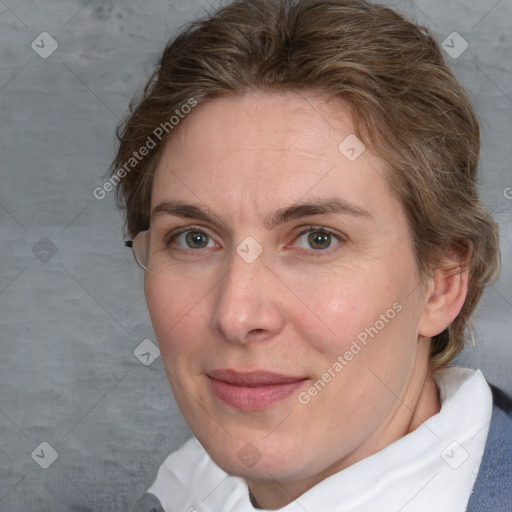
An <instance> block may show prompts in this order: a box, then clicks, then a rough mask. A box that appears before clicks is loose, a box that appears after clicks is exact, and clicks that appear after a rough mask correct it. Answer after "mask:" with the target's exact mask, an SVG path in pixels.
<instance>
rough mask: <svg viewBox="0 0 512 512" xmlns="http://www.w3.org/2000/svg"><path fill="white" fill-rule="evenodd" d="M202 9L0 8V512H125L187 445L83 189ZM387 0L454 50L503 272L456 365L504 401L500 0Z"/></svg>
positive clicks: (132, 297)
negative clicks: (460, 44)
mask: <svg viewBox="0 0 512 512" xmlns="http://www.w3.org/2000/svg"><path fill="white" fill-rule="evenodd" d="M208 4H210V5H213V2H212V1H210V2H207V0H201V1H197V0H194V1H191V0H172V1H169V2H166V1H164V0H146V1H143V0H127V1H122V0H106V1H103V2H101V1H97V0H92V1H84V0H82V1H79V0H66V1H65V0H46V1H30V0H16V1H15V0H1V1H0V39H1V45H0V55H1V58H0V112H1V119H2V124H1V128H0V130H1V158H0V326H1V327H0V336H1V356H0V511H1V512H31V511H34V512H44V511H52V512H60V511H68V510H71V511H82V512H84V511H102V512H121V511H126V510H129V508H130V505H131V503H132V502H133V501H134V499H135V498H136V497H137V496H138V495H139V494H141V493H142V492H143V491H144V490H145V489H146V488H147V487H148V486H149V485H150V484H151V482H152V481H153V479H154V477H155V475H156V471H157V468H158V466H159V465H160V464H161V462H162V461H163V460H164V458H165V457H166V456H167V455H168V453H169V452H171V451H172V450H174V449H175V448H177V447H178V446H179V445H180V444H181V443H182V442H184V441H185V440H186V439H187V438H188V437H189V435H190V432H189V430H188V428H187V426H186V424H185V422H184V420H183V419H182V418H181V416H180V413H179V411H178V409H177V407H176V404H175V402H174V399H173V398H172V396H171V393H170V388H169V385H168V382H167V379H166V376H165V372H164V370H163V366H162V362H161V359H160V358H158V359H156V360H155V361H154V362H153V363H152V364H151V365H150V366H145V365H144V364H142V363H141V361H139V359H137V358H136V357H135V355H134V350H135V349H136V347H137V346H138V345H139V344H140V343H141V342H142V340H144V339H146V338H148V339H152V340H153V341H154V335H153V331H152V329H151V325H150V322H149V317H148V315H147V312H146V307H145V302H144V297H143V292H142V276H141V274H140V272H139V269H138V267H137V266H136V265H135V263H134V262H133V260H132V256H131V252H130V251H129V250H127V249H124V248H123V224H122V219H121V216H120V214H119V213H118V212H117V210H116V207H115V201H114V194H113V193H110V194H107V197H106V198H105V199H103V200H97V199H95V198H94V197H93V194H92V191H93V189H94V188H95V187H97V186H101V185H102V184H103V183H104V181H105V179H106V177H107V167H108V165H109V162H110V160H111V158H112V157H113V154H114V128H115V126H116V125H117V123H118V121H119V119H120V118H121V117H122V116H123V115H124V114H125V113H126V111H127V105H128V102H129V100H130V98H131V97H132V95H133V94H134V93H136V92H140V90H141V88H142V87H143V85H144V83H145V81H146V79H147V77H148V75H149V73H150V72H151V71H152V69H153V66H154V64H155V62H156V59H157V58H158V56H159V53H160V52H161V50H162V49H163V46H164V44H165V42H166V41H167V40H168V39H169V37H171V36H172V35H173V34H174V33H175V32H176V29H177V28H178V27H179V26H180V25H182V24H183V23H184V22H186V21H187V20H189V19H191V18H193V17H194V16H195V14H196V13H201V9H202V8H203V7H205V6H208ZM388 4H389V5H393V6H395V7H398V8H400V9H402V10H403V11H405V12H407V13H409V15H410V16H411V17H412V18H413V19H415V20H416V21H418V22H420V23H423V24H425V25H427V26H428V27H430V28H431V29H432V30H433V31H434V32H435V34H436V36H437V37H438V40H439V42H441V41H443V40H444V39H445V38H446V37H447V36H448V35H449V34H451V33H452V32H454V31H456V32H458V33H460V34H461V35H462V37H463V38H464V39H465V40H466V41H467V42H468V43H469V48H468V49H467V50H466V51H465V52H464V53H463V54H462V55H461V56H460V57H458V58H456V59H453V58H451V57H448V60H449V62H450V63H451V64H452V67H453V69H454V71H455V72H456V74H457V76H458V77H459V79H460V80H461V81H462V83H463V84H464V85H465V86H466V88H467V89H468V90H469V91H470V93H471V95H472V96H473V98H474V101H475V104H476V108H477V111H478V114H479V116H480V119H481V121H482V128H483V132H484V133H483V136H484V141H483V152H482V158H481V162H482V163H481V171H482V175H481V183H482V195H483V197H484V199H485V202H486V204H487V205H488V206H489V208H490V209H491V210H492V211H493V212H494V214H495V216H496V218H497V219H498V220H499V222H500V224H501V228H502V258H503V270H502V276H501V279H500V281H499V282H498V283H496V284H495V285H494V286H492V287H491V288H490V289H488V290H487V291H486V293H485V296H484V299H483V302H482V303H481V306H480V309H479V313H478V334H477V345H476V347H472V348H469V349H468V350H466V351H465V352H464V354H463V355H462V356H461V357H460V358H459V362H460V364H464V365H467V366H472V367H480V368H482V370H483V371H484V374H485V375H486V377H487V378H488V380H489V381H491V382H493V383H496V384H498V385H500V386H501V387H502V388H504V389H506V390H507V391H508V393H510V394H512V374H511V370H510V368H511V366H512V343H511V338H510V331H511V330H512V319H511V318H512V315H511V313H512V291H511V284H512V266H511V264H510V262H511V261H512V258H511V253H512V246H511V244H512V238H511V235H512V224H511V222H510V220H511V215H512V199H507V197H506V193H505V191H506V190H507V187H512V173H511V170H510V160H511V151H510V139H511V133H512V89H511V83H512V81H511V70H512V69H511V68H512V64H511V62H512V52H511V49H512V36H511V34H512V30H511V29H512V3H511V0H501V1H497V0H492V1H483V0H480V1H477V0H470V1H464V2H462V1H460V2H459V1H453V0H433V1H432V0H429V1H427V0H416V1H415V2H410V1H407V2H394V3H392V2H388ZM43 31H47V32H49V33H50V34H51V35H52V36H53V37H54V38H55V39H56V40H57V41H58V45H59V46H58V48H57V50H56V51H55V52H54V53H53V54H52V55H51V56H50V57H49V58H47V59H43V58H41V57H40V56H39V55H38V54H37V53H36V52H35V51H34V50H33V49H32V48H31V43H32V41H33V40H35V39H36V38H38V36H39V34H40V33H41V32H43ZM37 41H40V38H39V39H36V42H37ZM46 48H48V46H46ZM510 196H512V193H511V194H510V195H509V197H510ZM45 237H46V238H45ZM41 239H43V240H42V241H41ZM47 239H48V240H50V241H51V242H49V241H48V240H47ZM38 242H39V244H38V245H35V244H36V243H38ZM34 247H35V248H34ZM44 251H47V252H46V253H44ZM55 251H56V253H55V254H52V252H55ZM42 442H47V443H49V444H50V445H51V446H52V447H53V448H54V449H55V450H56V452H57V453H58V458H57V459H56V461H55V462H54V463H53V464H52V465H51V466H50V467H49V468H48V469H43V468H41V467H40V466H39V465H38V463H36V462H37V461H39V462H44V460H47V461H48V460H49V459H48V457H49V456H50V452H49V451H48V449H46V452H44V456H42V455H41V453H42V452H41V451H40V450H41V448H38V447H39V445H40V444H41V443H42ZM44 449H45V448H44V447H43V450H44ZM34 450H36V452H35V453H36V454H37V453H39V455H40V457H39V458H37V456H35V455H34V456H32V455H31V454H32V453H33V452H34ZM43 459H44V460H43Z"/></svg>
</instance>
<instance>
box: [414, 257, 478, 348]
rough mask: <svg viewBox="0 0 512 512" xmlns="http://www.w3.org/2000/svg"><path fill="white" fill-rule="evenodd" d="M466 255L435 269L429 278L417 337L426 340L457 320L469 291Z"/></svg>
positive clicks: (467, 259)
mask: <svg viewBox="0 0 512 512" xmlns="http://www.w3.org/2000/svg"><path fill="white" fill-rule="evenodd" d="M468 263H469V256H468V257H467V258H466V259H465V261H460V260H459V261H458V262H454V261H453V260H452V261H451V262H450V263H449V264H448V265H444V266H443V267H439V268H437V269H436V270H435V271H434V273H433V275H432V276H431V278H430V281H429V283H428V287H427V292H426V294H425V304H424V308H423V314H422V315H421V318H420V322H419V325H418V334H420V335H421V336H425V337H429V338H430V337H432V336H436V335H437V334H439V333H441V332H443V331H444V330H445V329H446V328H447V327H448V326H449V325H450V324H451V323H452V322H453V321H454V320H455V318H457V315H458V314H459V312H460V310H461V309H462V306H463V305H464V301H465V299H466V295H467V291H468V279H469V265H468Z"/></svg>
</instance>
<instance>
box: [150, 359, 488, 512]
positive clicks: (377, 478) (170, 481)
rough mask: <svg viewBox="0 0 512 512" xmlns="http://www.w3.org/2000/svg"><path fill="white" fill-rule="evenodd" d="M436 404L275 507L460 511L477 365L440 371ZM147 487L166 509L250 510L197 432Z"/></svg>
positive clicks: (243, 488) (477, 437)
mask: <svg viewBox="0 0 512 512" xmlns="http://www.w3.org/2000/svg"><path fill="white" fill-rule="evenodd" d="M436 381H437V383H438V386H439V391H440V400H441V410H440V412H439V413H438V414H435V415H434V416H432V417H431V418H429V419H428V420H427V421H425V422H424V423H423V424H422V425H420V426H419V427H418V428H417V429H416V430H414V431H413V432H411V433H410V434H407V435H406V436H404V437H402V438H401V439H399V440H397V441H395V442H394V443H392V444H390V445H389V446H387V447H386V448H384V449H383V450H381V451H379V452H377V453H375V454H373V455H371V456H370V457H367V458H365V459H363V460H361V461H359V462H357V463H355V464H353V465H352V466H349V467H348V468H346V469H344V470H342V471H340V472H338V473H335V474H334V475H331V476H330V477H328V478H326V479H325V480H323V481H321V482H320V483H318V484H317V485H315V486H314V487H313V488H311V489H309V490H308V491H307V492H305V493H304V494H302V495H301V496H300V497H299V498H297V500H295V501H294V502H292V503H290V504H289V505H287V506H285V507H283V508H281V509H279V511H280V512H304V510H307V511H310V512H342V511H343V512H348V511H350V512H370V511H372V512H373V511H376V510H378V511H379V512H398V511H400V512H420V511H421V512H425V511H428V512H458V511H461V512H463V511H465V510H466V506H467V503H468V501H469V496H470V494H471V490H472V488H473V485H474V483H475V480H476V475H477V473H478V469H479V467H480V461H481V459H482V455H483V452H484V447H485V442H486V439H487V433H488V431H489V424H490V420H491V415H492V394H491V390H490V388H489V385H488V384H487V382H486V380H485V378H484V376H483V375H482V373H481V372H480V370H471V369H467V368H459V367H448V368H445V369H443V370H441V371H439V372H438V374H437V375H436ZM148 492H151V493H153V494H154V495H156V496H157V497H158V498H159V499H160V501H161V503H162V506H163V508H164V510H165V512H183V511H187V510H194V509H195V510H197V511H200V512H252V511H260V512H264V511H263V510H262V509H255V508H254V507H253V506H252V504H251V503H250V500H249V493H248V488H247V485H246V483H245V481H244V480H243V479H242V478H239V477H233V476H230V475H228V474H227V473H225V472H224V471H223V470H222V469H220V468H219V467H218V466H217V465H216V464H215V463H214V462H213V461H212V460H211V458H210V457H209V455H208V454H207V453H206V452H205V450H204V449H203V447H202V446H201V445H200V444H199V442H198V441H197V439H196V438H194V437H193V438H191V439H190V440H189V441H187V442H186V443H185V444H184V445H183V446H182V447H181V448H180V449H179V450H177V451H176V452H173V453H172V454H171V455H169V456H168V457H167V459H166V460H165V461H164V463H163V464H162V465H161V466H160V469H159V471H158V475H157V478H156V480H155V482H154V483H153V485H152V486H151V487H150V488H149V489H148Z"/></svg>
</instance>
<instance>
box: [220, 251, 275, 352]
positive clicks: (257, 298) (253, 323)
mask: <svg viewBox="0 0 512 512" xmlns="http://www.w3.org/2000/svg"><path fill="white" fill-rule="evenodd" d="M263 256H264V255H263V254H262V255H260V256H259V257H258V258H257V259H256V260H255V261H253V262H251V263H248V262H247V261H245V260H244V259H243V258H242V257H240V256H239V254H238V253H237V252H236V251H234V252H233V255H232V257H231V258H230V261H229V263H228V265H229V267H228V268H227V270H226V272H225V275H224V277H223V278H222V279H221V280H220V282H219V283H218V285H217V286H216V287H215V290H216V295H215V296H214V301H215V302H214V304H215V305H214V307H213V310H212V314H211V327H212V328H213V329H214V330H215V331H217V332H220V333H221V335H222V336H223V338H224V339H225V340H226V341H228V342H230V343H236V344H245V343H248V342H249V341H250V340H266V339H270V338H272V337H274V336H275V335H277V334H278V333H279V332H280V331H281V329H282V328H283V323H284V322H283V315H282V310H281V307H280V305H281V304H282V302H281V298H282V297H281V295H280V294H281V293H282V290H281V288H282V285H280V281H279V279H278V278H277V276H276V275H275V274H274V272H273V271H272V270H270V268H269V267H268V266H267V265H266V264H265V262H264V257H263Z"/></svg>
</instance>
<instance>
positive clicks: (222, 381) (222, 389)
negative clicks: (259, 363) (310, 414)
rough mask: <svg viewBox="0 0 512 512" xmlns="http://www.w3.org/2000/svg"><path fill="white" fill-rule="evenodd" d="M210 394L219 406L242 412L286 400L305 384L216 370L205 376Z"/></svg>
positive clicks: (261, 373) (293, 378) (256, 373)
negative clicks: (222, 404)
mask: <svg viewBox="0 0 512 512" xmlns="http://www.w3.org/2000/svg"><path fill="white" fill-rule="evenodd" d="M207 376H208V380H209V382H210V384H211V387H212V389H213V392H214V393H215V395H216V396H217V397H218V398H220V399H221V400H222V401H223V402H225V403H227V404H228V405H230V406H232V407H235V408H236V409H242V410H246V411H257V410H263V409H266V408H268V407H271V406H273V405H275V404H277V403H278V402H281V401H282V400H284V399H286V398H288V397H289V396H290V395H291V394H292V393H293V392H294V391H296V390H297V389H298V388H300V387H301V386H303V385H304V383H305V382H306V381H307V380H309V378H308V377H303V376H289V375H282V374H279V373H274V372H269V371H250V372H239V371H236V370H232V369H218V370H213V371H211V372H208V374H207Z"/></svg>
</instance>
